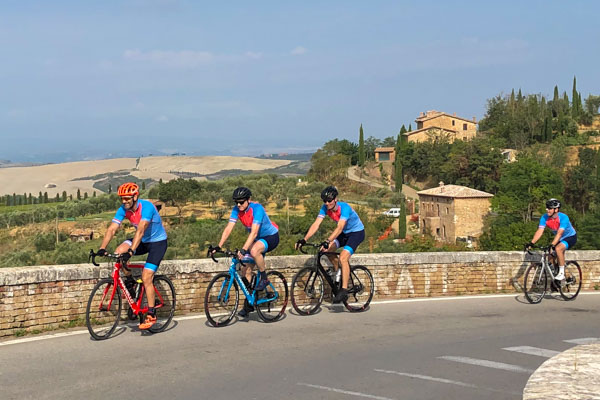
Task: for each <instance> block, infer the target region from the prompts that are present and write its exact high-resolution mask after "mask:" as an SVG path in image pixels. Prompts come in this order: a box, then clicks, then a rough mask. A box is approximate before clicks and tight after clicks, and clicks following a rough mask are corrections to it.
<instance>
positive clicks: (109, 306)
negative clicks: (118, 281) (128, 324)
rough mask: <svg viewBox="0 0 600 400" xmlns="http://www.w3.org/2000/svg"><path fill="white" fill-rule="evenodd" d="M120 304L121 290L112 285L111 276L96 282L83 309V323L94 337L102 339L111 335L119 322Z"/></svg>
mask: <svg viewBox="0 0 600 400" xmlns="http://www.w3.org/2000/svg"><path fill="white" fill-rule="evenodd" d="M115 289H116V290H115ZM122 306H123V304H122V302H121V290H120V288H119V287H117V288H115V287H114V285H113V280H112V279H111V278H105V279H102V280H100V281H99V282H98V283H96V286H94V288H93V289H92V293H91V294H90V298H89V300H88V303H87V307H86V309H85V323H86V325H87V328H88V331H89V332H90V335H92V337H93V338H94V339H96V340H104V339H107V338H108V337H109V336H110V335H112V333H113V332H114V331H115V328H116V327H117V325H118V323H119V319H120V316H121V308H122Z"/></svg>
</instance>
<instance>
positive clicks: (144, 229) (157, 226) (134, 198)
mask: <svg viewBox="0 0 600 400" xmlns="http://www.w3.org/2000/svg"><path fill="white" fill-rule="evenodd" d="M117 194H118V195H119V196H121V201H122V202H123V204H122V205H121V207H120V208H119V209H118V210H117V213H116V214H115V216H114V217H113V219H112V223H111V224H110V226H109V227H108V229H107V231H106V234H105V235H104V240H102V244H101V245H100V250H98V253H97V254H98V255H99V256H103V255H106V254H107V253H106V246H108V244H109V243H110V241H111V240H112V238H113V237H114V236H115V233H116V232H117V230H118V229H119V227H120V226H121V222H122V221H123V219H124V218H127V219H128V220H129V221H130V222H131V224H132V225H133V226H134V227H135V229H136V231H135V235H134V236H133V238H131V239H127V240H125V241H124V242H123V243H121V244H120V245H119V246H118V247H117V249H116V250H115V253H117V254H121V255H122V259H123V262H127V261H129V259H130V258H131V256H133V255H140V254H148V257H147V259H146V263H145V264H144V270H143V271H142V281H143V282H144V287H145V289H146V298H147V299H148V314H147V315H146V319H145V320H144V322H143V323H141V324H140V325H139V328H140V329H148V328H150V327H151V326H152V325H154V324H155V323H156V312H155V310H154V304H155V302H154V300H155V293H154V285H153V283H152V282H153V280H154V273H155V272H156V270H157V269H158V266H159V265H160V262H161V261H162V259H163V257H164V256H165V252H166V251H167V233H166V232H165V228H164V227H163V224H162V220H161V219H160V215H159V214H158V210H157V209H156V207H155V206H154V204H152V203H151V202H149V201H148V200H142V199H139V187H138V185H136V184H135V183H124V184H123V185H121V186H120V187H119V190H118V192H117ZM125 274H126V278H125V286H126V287H127V289H128V290H129V292H130V293H131V295H132V296H135V288H134V285H135V281H134V280H133V278H132V277H131V272H129V271H127V272H125Z"/></svg>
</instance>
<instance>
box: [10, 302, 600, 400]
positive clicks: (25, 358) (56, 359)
mask: <svg viewBox="0 0 600 400" xmlns="http://www.w3.org/2000/svg"><path fill="white" fill-rule="evenodd" d="M599 302H600V296H597V295H595V294H584V295H580V296H579V298H578V299H576V300H575V301H574V302H565V301H562V300H560V299H559V298H558V297H553V298H547V299H545V300H544V301H543V302H542V303H541V304H538V305H530V304H526V303H524V299H523V297H522V296H516V297H515V296H503V297H492V296H485V297H478V298H466V297H462V298H454V299H442V300H435V299H424V300H423V301H402V302H395V303H385V304H374V305H373V306H372V307H371V308H370V310H368V311H367V312H365V313H362V314H351V313H349V312H347V311H345V310H344V309H343V308H338V307H336V308H332V307H331V306H330V305H326V306H325V307H324V308H323V309H322V311H321V312H320V313H319V314H317V315H314V316H309V317H300V316H298V315H295V314H294V313H293V312H291V313H290V312H288V314H287V315H286V317H285V318H284V319H283V320H281V321H279V322H276V323H273V324H265V323H262V322H260V321H259V320H257V317H256V315H254V314H252V317H251V319H250V320H248V321H243V320H240V321H234V323H233V324H232V325H230V326H228V327H224V328H218V329H217V328H212V327H209V326H208V325H207V324H206V319H205V318H203V317H202V316H192V317H191V318H190V317H186V318H180V319H176V321H175V324H173V325H172V326H171V327H170V329H168V330H167V331H165V332H163V333H160V334H156V335H150V334H144V333H142V332H140V331H138V330H137V328H136V327H135V326H134V325H131V326H126V325H123V326H121V327H120V329H118V331H117V333H116V334H115V335H114V336H113V337H112V338H110V339H108V340H105V341H102V342H96V341H93V340H91V339H90V337H89V335H88V334H87V331H85V332H82V331H81V329H79V330H76V331H71V332H69V336H61V335H64V333H60V334H59V336H57V337H52V338H49V339H44V340H35V341H23V340H21V341H15V340H14V339H10V340H6V339H5V340H3V341H0V398H1V399H81V398H86V399H104V400H106V399H115V398H120V397H122V398H126V399H169V400H170V399H263V400H267V399H284V398H285V399H349V400H351V399H382V400H385V399H482V398H485V399H488V400H492V399H520V398H521V396H522V392H523V388H524V386H525V384H526V383H527V379H528V378H529V376H530V375H531V373H532V372H533V371H534V370H535V369H536V368H537V367H538V366H539V365H541V364H542V363H543V362H544V361H545V360H546V359H548V358H549V357H551V356H552V355H553V354H557V353H558V352H561V351H564V350H566V349H568V348H570V347H573V346H575V345H576V343H582V342H586V341H587V340H589V338H596V337H600V315H599V312H598V303H599ZM44 338H47V336H46V337H44ZM31 339H32V338H25V340H31ZM33 339H40V337H34V338H33ZM567 341H569V342H567Z"/></svg>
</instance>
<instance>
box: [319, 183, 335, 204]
mask: <svg viewBox="0 0 600 400" xmlns="http://www.w3.org/2000/svg"><path fill="white" fill-rule="evenodd" d="M337 196H338V191H337V189H336V188H335V186H327V187H326V188H325V189H323V191H322V192H321V199H322V200H323V201H331V200H333V199H335V198H336V197H337Z"/></svg>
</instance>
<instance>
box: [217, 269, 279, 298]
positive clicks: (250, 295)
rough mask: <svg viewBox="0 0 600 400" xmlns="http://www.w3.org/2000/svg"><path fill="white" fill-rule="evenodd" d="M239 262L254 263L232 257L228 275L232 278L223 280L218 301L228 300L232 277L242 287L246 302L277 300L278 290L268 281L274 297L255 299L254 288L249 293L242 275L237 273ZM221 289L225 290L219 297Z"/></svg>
mask: <svg viewBox="0 0 600 400" xmlns="http://www.w3.org/2000/svg"><path fill="white" fill-rule="evenodd" d="M239 264H243V265H245V264H254V262H250V261H246V262H244V263H241V262H240V261H239V260H238V259H236V258H234V257H232V259H231V265H230V266H229V275H230V276H231V277H233V279H229V280H227V281H225V282H223V286H222V287H221V290H220V292H219V300H220V301H223V302H227V300H229V293H230V290H231V285H233V280H234V279H235V281H236V282H237V283H238V285H239V286H240V288H241V289H242V292H243V293H244V296H246V299H247V300H248V303H250V304H251V305H258V304H263V303H268V302H272V301H274V300H277V298H279V292H278V291H277V290H275V287H273V285H272V284H271V283H269V286H270V287H271V288H272V289H273V292H274V293H275V297H270V298H268V299H257V298H256V289H253V291H252V293H250V292H249V291H248V289H247V288H246V284H245V283H244V281H243V280H242V277H241V276H240V274H238V272H237V269H238V265H239ZM225 285H227V287H225ZM223 291H225V296H224V297H223V298H221V296H222V294H223Z"/></svg>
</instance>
